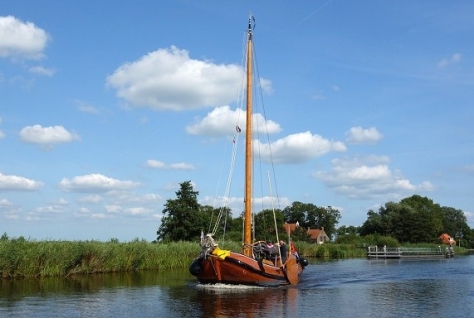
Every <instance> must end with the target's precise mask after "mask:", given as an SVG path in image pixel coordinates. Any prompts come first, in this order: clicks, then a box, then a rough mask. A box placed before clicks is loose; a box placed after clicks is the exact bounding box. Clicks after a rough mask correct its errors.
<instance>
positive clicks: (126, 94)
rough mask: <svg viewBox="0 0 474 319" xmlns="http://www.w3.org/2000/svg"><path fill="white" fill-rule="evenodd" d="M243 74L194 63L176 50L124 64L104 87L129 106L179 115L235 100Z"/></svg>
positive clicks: (236, 69)
mask: <svg viewBox="0 0 474 319" xmlns="http://www.w3.org/2000/svg"><path fill="white" fill-rule="evenodd" d="M242 76H243V71H242V68H241V67H240V66H238V65H234V64H229V65H223V64H220V65H218V64H214V63H211V62H209V61H199V60H194V59H191V58H190V57H189V54H188V52H187V51H186V50H180V49H178V48H177V47H175V46H171V47H170V48H169V49H159V50H156V51H154V52H151V53H148V54H147V55H145V56H143V57H141V58H140V59H139V60H138V61H135V62H132V63H126V64H123V65H122V66H120V67H119V68H118V69H117V70H115V72H114V73H113V74H112V75H110V76H108V77H107V84H108V85H109V86H111V87H113V88H115V89H116V90H117V95H118V96H119V97H121V98H123V99H125V100H126V101H127V102H129V103H131V104H132V106H139V107H147V108H151V109H154V110H171V111H181V110H186V109H198V108H203V107H210V106H216V105H223V104H226V103H228V102H230V101H232V100H234V99H235V98H236V97H237V94H238V91H239V88H240V85H241V82H242Z"/></svg>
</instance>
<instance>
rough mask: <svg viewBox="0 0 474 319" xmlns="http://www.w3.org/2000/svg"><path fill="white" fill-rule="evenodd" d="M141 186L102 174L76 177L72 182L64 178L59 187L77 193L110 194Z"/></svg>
mask: <svg viewBox="0 0 474 319" xmlns="http://www.w3.org/2000/svg"><path fill="white" fill-rule="evenodd" d="M139 185H140V184H139V183H136V182H132V181H121V180H118V179H114V178H110V177H107V176H104V175H102V174H90V175H83V176H76V177H74V178H72V179H71V180H69V179H67V178H63V179H62V180H61V182H59V187H60V188H62V189H63V190H68V191H76V192H84V193H89V192H108V191H114V190H127V189H132V188H136V187H138V186H139Z"/></svg>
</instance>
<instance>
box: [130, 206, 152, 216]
mask: <svg viewBox="0 0 474 319" xmlns="http://www.w3.org/2000/svg"><path fill="white" fill-rule="evenodd" d="M126 212H127V213H129V214H132V215H134V216H135V215H149V214H151V213H153V212H154V210H152V209H150V208H145V207H131V208H128V209H126Z"/></svg>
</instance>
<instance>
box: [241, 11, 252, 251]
mask: <svg viewBox="0 0 474 319" xmlns="http://www.w3.org/2000/svg"><path fill="white" fill-rule="evenodd" d="M252 18H253V17H252V15H250V16H249V27H248V35H247V113H246V120H247V124H246V126H245V127H246V130H245V195H244V196H245V197H244V200H245V214H244V249H243V253H244V255H246V256H249V257H251V256H252V248H251V245H252V65H253V64H252V63H253V62H252V54H253V53H252Z"/></svg>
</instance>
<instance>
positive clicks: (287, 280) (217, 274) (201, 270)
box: [190, 252, 303, 286]
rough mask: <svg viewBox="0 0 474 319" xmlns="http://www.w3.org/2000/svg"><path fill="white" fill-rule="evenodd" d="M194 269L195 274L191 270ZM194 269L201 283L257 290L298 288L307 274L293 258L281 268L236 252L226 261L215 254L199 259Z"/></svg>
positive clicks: (194, 264) (195, 262) (290, 257)
mask: <svg viewBox="0 0 474 319" xmlns="http://www.w3.org/2000/svg"><path fill="white" fill-rule="evenodd" d="M193 267H194V270H191V268H193ZM191 268H190V270H191V273H193V274H194V275H196V277H197V279H198V280H199V282H201V283H211V284H215V283H223V284H235V285H253V286H282V285H290V284H297V283H298V279H299V275H300V273H301V272H302V271H303V265H301V264H300V263H299V262H298V260H297V259H296V257H295V256H293V255H291V256H289V257H288V259H287V261H286V262H285V264H284V265H283V266H281V267H279V266H274V265H270V264H268V263H266V262H265V261H261V260H260V261H259V260H256V259H253V258H250V257H247V256H245V255H243V254H239V253H235V252H230V254H229V255H228V256H226V257H224V258H222V257H219V256H216V255H212V254H210V255H207V256H206V257H199V258H197V259H196V260H195V261H194V262H193V264H192V265H191Z"/></svg>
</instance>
